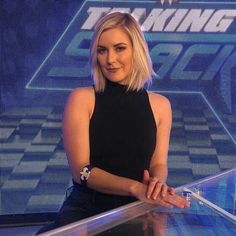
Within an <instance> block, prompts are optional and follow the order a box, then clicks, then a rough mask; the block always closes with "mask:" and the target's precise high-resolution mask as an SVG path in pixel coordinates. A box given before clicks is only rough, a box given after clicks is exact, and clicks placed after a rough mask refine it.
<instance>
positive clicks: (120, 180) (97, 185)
mask: <svg viewBox="0 0 236 236" xmlns="http://www.w3.org/2000/svg"><path fill="white" fill-rule="evenodd" d="M93 108H94V92H93V89H90V88H83V89H76V90H74V91H73V92H72V93H71V94H70V96H69V99H68V102H67V104H66V107H65V112H64V116H63V137H64V147H65V151H66V154H67V158H68V162H69V166H70V168H71V172H72V175H73V178H74V180H75V181H76V182H78V183H80V172H81V171H82V169H83V167H84V166H85V165H87V164H89V163H90V160H89V157H90V148H89V120H90V118H91V115H92V113H93ZM87 184H88V187H89V188H92V189H94V190H97V191H99V192H103V193H109V194H115V195H126V196H134V197H136V198H137V199H139V200H141V201H145V202H147V203H151V204H155V205H162V206H164V207H170V206H171V204H174V205H176V206H180V205H181V204H182V205H183V204H185V202H184V201H183V200H182V199H179V198H170V199H169V200H168V201H169V202H168V201H165V200H163V199H161V198H157V199H155V200H154V199H148V198H146V191H147V185H146V184H144V183H140V182H138V181H135V180H132V179H129V178H124V177H121V176H117V175H113V174H111V173H108V172H106V171H104V170H102V169H100V168H96V167H95V168H93V169H92V171H91V174H90V177H89V179H88V182H87Z"/></svg>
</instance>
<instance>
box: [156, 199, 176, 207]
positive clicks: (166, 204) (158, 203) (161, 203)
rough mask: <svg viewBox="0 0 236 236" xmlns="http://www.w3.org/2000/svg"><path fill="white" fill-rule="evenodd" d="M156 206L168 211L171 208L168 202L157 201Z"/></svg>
mask: <svg viewBox="0 0 236 236" xmlns="http://www.w3.org/2000/svg"><path fill="white" fill-rule="evenodd" d="M157 205H160V206H162V207H165V208H170V209H171V208H173V205H172V204H170V203H168V202H166V201H164V200H162V199H158V201H157Z"/></svg>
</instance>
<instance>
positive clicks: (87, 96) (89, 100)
mask: <svg viewBox="0 0 236 236" xmlns="http://www.w3.org/2000/svg"><path fill="white" fill-rule="evenodd" d="M94 101H95V98H94V89H93V87H84V88H76V89H74V90H73V91H71V93H70V95H69V97H68V100H67V104H66V109H68V108H70V110H71V109H72V110H75V111H77V112H79V111H81V110H84V111H85V110H87V111H88V112H89V113H91V112H92V110H93V107H94Z"/></svg>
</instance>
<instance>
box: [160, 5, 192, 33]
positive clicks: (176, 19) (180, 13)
mask: <svg viewBox="0 0 236 236" xmlns="http://www.w3.org/2000/svg"><path fill="white" fill-rule="evenodd" d="M188 11H189V10H188V9H179V10H177V11H176V12H175V14H174V16H173V17H172V18H171V20H170V22H169V23H168V25H167V26H166V27H165V29H164V31H166V32H174V31H175V30H176V28H177V27H178V25H179V24H180V22H181V21H182V20H183V19H184V17H185V16H186V14H187V13H188Z"/></svg>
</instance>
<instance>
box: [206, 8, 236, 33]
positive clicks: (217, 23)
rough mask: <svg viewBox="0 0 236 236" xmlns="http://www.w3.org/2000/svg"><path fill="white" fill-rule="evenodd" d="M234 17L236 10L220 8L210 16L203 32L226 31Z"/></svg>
mask: <svg viewBox="0 0 236 236" xmlns="http://www.w3.org/2000/svg"><path fill="white" fill-rule="evenodd" d="M235 17H236V10H229V9H222V10H219V11H217V12H215V14H214V15H213V16H212V18H211V19H210V20H209V22H208V24H207V25H206V27H205V29H204V31H205V32H226V31H227V29H228V28H229V26H230V25H231V24H232V22H233V20H234V18H235Z"/></svg>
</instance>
